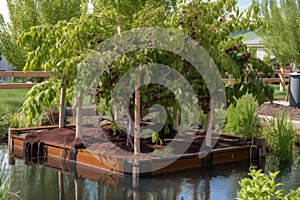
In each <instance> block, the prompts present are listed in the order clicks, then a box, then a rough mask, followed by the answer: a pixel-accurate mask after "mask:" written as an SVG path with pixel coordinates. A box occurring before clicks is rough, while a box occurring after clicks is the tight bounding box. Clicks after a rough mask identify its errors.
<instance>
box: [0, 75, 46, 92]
mask: <svg viewBox="0 0 300 200" xmlns="http://www.w3.org/2000/svg"><path fill="white" fill-rule="evenodd" d="M50 75H51V73H50V72H45V71H30V72H22V71H0V78H1V77H13V78H49V77H50ZM34 85H35V83H1V84H0V89H26V88H31V87H33V86H34Z"/></svg>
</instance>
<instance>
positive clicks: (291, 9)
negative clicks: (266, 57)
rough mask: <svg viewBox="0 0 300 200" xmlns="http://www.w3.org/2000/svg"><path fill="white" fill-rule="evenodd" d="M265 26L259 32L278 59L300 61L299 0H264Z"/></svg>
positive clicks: (262, 7) (262, 4)
mask: <svg viewBox="0 0 300 200" xmlns="http://www.w3.org/2000/svg"><path fill="white" fill-rule="evenodd" d="M261 11H262V12H261V13H262V16H263V18H264V20H265V26H264V27H263V29H262V30H261V31H260V32H259V34H260V35H261V36H262V37H263V39H264V40H263V43H264V45H265V47H266V49H267V51H269V54H270V55H273V56H274V57H275V58H276V60H277V61H278V62H279V63H280V64H281V66H285V64H286V62H288V61H289V62H293V63H296V64H299V63H300V34H299V33H300V4H299V1H298V0H282V1H273V0H262V2H261Z"/></svg>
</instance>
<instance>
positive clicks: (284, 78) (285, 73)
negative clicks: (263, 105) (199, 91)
mask: <svg viewBox="0 0 300 200" xmlns="http://www.w3.org/2000/svg"><path fill="white" fill-rule="evenodd" d="M291 72H300V70H296V71H292V70H287V69H284V68H281V69H275V70H274V75H278V77H277V78H276V77H273V78H264V79H263V80H264V82H265V83H279V84H280V90H281V91H284V89H285V85H286V83H289V82H290V76H289V74H290V73H291ZM50 75H51V73H50V72H45V71H30V72H22V71H0V78H1V77H14V78H33V77H42V78H49V77H50ZM223 82H224V83H225V84H230V83H232V84H233V83H235V80H234V79H233V78H226V79H223ZM34 85H35V83H2V84H0V89H24V88H31V87H32V86H34Z"/></svg>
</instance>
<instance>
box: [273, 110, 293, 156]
mask: <svg viewBox="0 0 300 200" xmlns="http://www.w3.org/2000/svg"><path fill="white" fill-rule="evenodd" d="M270 131H271V132H272V134H270V135H271V136H272V137H274V138H275V139H274V138H273V141H274V143H273V145H272V146H273V149H272V150H273V152H274V154H275V155H276V157H278V158H279V160H280V161H291V160H292V159H293V139H294V135H295V130H294V127H293V124H292V122H291V121H290V120H289V117H286V115H284V113H283V112H280V113H279V115H278V116H277V117H276V118H275V119H272V120H271V130H270Z"/></svg>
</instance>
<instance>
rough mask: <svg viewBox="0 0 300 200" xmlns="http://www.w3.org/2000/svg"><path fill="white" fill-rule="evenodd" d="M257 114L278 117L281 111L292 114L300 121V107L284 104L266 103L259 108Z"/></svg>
mask: <svg viewBox="0 0 300 200" xmlns="http://www.w3.org/2000/svg"><path fill="white" fill-rule="evenodd" d="M256 111H257V114H259V115H266V116H272V117H277V116H278V114H279V113H280V112H283V113H285V114H287V115H290V117H291V119H292V120H297V121H300V108H299V107H290V106H284V105H280V104H276V103H269V102H267V103H264V104H263V105H261V106H259V107H258V108H257V109H256Z"/></svg>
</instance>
